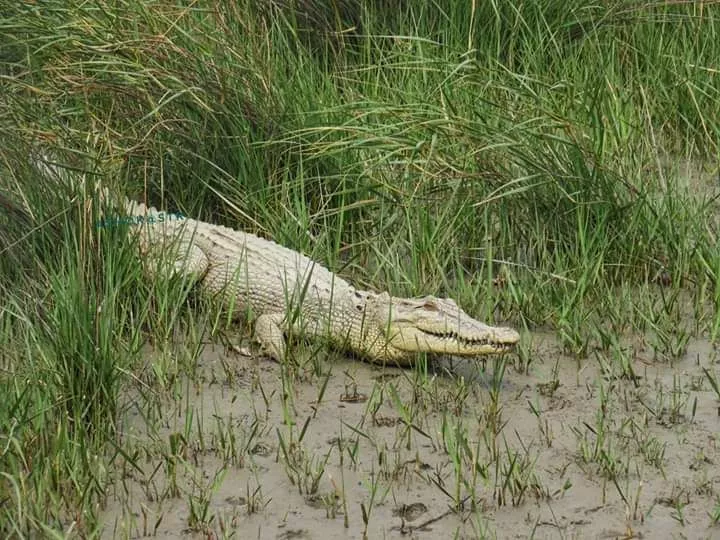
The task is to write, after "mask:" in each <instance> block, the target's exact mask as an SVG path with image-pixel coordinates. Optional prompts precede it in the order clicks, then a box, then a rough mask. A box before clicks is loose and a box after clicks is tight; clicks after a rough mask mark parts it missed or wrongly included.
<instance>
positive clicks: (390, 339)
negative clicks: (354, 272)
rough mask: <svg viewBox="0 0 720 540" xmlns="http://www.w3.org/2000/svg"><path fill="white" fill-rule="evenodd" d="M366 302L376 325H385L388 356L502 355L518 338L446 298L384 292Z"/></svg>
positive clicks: (516, 334) (513, 332)
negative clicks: (402, 296) (398, 295)
mask: <svg viewBox="0 0 720 540" xmlns="http://www.w3.org/2000/svg"><path fill="white" fill-rule="evenodd" d="M368 303H373V304H374V306H373V308H374V309H373V311H374V314H375V317H376V321H375V322H376V324H378V325H384V328H383V330H384V331H383V333H384V337H385V341H386V343H385V346H386V348H387V350H386V354H387V355H388V356H391V357H393V356H404V355H407V354H408V353H417V352H428V353H433V354H451V355H457V356H478V355H483V354H501V353H504V352H508V351H511V350H513V349H514V347H515V345H516V344H517V343H518V341H519V340H520V335H519V334H518V333H517V332H516V331H515V330H513V329H512V328H504V327H497V326H489V325H487V324H484V323H482V322H480V321H477V320H475V319H473V318H472V317H470V315H468V314H467V313H465V312H464V311H463V310H462V309H460V307H458V305H457V304H456V303H455V302H454V301H453V300H451V299H449V298H436V297H434V296H423V297H419V298H394V297H390V295H388V294H387V293H383V294H380V295H377V296H376V297H375V298H373V299H372V300H369V301H368ZM381 327H382V326H381Z"/></svg>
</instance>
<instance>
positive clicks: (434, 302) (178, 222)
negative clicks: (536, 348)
mask: <svg viewBox="0 0 720 540" xmlns="http://www.w3.org/2000/svg"><path fill="white" fill-rule="evenodd" d="M105 192H106V193H107V191H105ZM123 210H124V211H125V212H126V215H128V216H142V219H140V220H139V221H141V223H140V224H136V225H133V226H132V227H131V230H136V231H137V233H138V235H139V237H138V239H139V247H140V252H141V256H142V259H143V260H144V261H145V262H146V263H147V264H146V267H147V269H148V271H149V272H150V274H151V275H158V273H159V272H163V273H165V274H166V275H168V276H170V275H173V274H174V275H178V276H181V277H189V278H191V279H193V280H195V281H197V282H198V283H199V286H200V287H201V289H202V290H203V291H204V292H205V293H207V294H209V295H211V296H212V297H214V298H216V299H218V300H219V301H221V302H222V303H223V306H224V307H226V308H228V309H230V310H231V311H232V313H233V314H235V315H238V316H247V315H249V316H250V317H251V318H252V319H254V321H255V338H256V340H257V341H258V342H259V343H260V345H261V346H262V349H263V351H264V353H265V354H267V355H268V356H270V357H272V358H274V359H276V360H280V359H282V358H283V357H284V355H285V349H286V341H285V340H286V335H288V334H293V335H298V336H304V337H306V338H326V339H328V340H329V341H330V342H331V343H332V344H333V345H335V346H336V347H339V348H341V349H345V350H350V351H352V352H354V353H356V354H358V355H360V356H362V357H364V358H366V359H368V360H370V361H371V362H374V363H389V364H392V365H400V366H408V365H410V364H411V363H412V360H413V359H414V358H415V357H416V354H417V353H418V352H428V353H435V354H449V355H459V356H478V355H484V354H497V353H503V352H506V351H509V350H511V349H512V348H513V347H514V345H515V344H516V343H517V342H518V340H519V337H520V336H519V335H518V333H517V332H516V331H515V330H513V329H511V328H502V327H494V326H488V325H486V324H483V323H481V322H479V321H477V320H475V319H473V318H472V317H470V316H469V315H468V314H467V313H465V312H464V311H463V310H462V309H461V308H460V307H458V305H457V304H456V303H455V302H454V301H453V300H451V299H449V298H436V297H433V296H424V297H419V298H396V297H391V296H390V295H389V294H388V293H379V294H378V293H373V292H369V291H363V290H358V289H356V288H354V287H353V286H352V285H350V284H349V283H348V282H347V281H345V280H343V279H342V278H340V277H339V276H337V275H336V274H334V273H333V272H331V271H330V270H328V269H327V268H325V267H324V266H322V265H320V264H318V263H316V262H314V261H313V260H311V259H309V258H308V257H306V256H304V255H302V254H301V253H298V252H296V251H293V250H291V249H288V248H286V247H283V246H280V245H278V244H276V243H275V242H272V241H269V240H265V239H262V238H260V237H258V236H255V235H253V234H249V233H244V232H240V231H236V230H233V229H230V228H228V227H223V226H220V225H213V224H209V223H204V222H202V221H196V220H193V219H176V218H174V219H168V218H167V217H165V219H164V221H162V222H160V221H159V220H158V219H157V217H158V216H160V215H161V213H159V212H158V211H157V210H156V209H155V208H153V207H150V208H148V207H146V206H145V205H143V204H141V203H135V202H133V201H129V200H127V199H126V200H125V202H124V208H123ZM153 221H154V223H153ZM163 253H164V255H163ZM153 261H154V263H153ZM160 261H164V263H162V262H160ZM168 263H169V264H168Z"/></svg>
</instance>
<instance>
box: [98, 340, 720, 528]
mask: <svg viewBox="0 0 720 540" xmlns="http://www.w3.org/2000/svg"><path fill="white" fill-rule="evenodd" d="M524 339H530V338H529V336H524ZM531 350H532V361H531V363H530V366H529V369H528V372H527V373H519V372H518V371H517V370H516V369H515V367H514V363H513V359H512V358H511V357H507V358H506V359H505V362H504V366H505V369H504V372H503V371H502V366H503V361H501V360H495V361H493V360H489V361H488V362H487V364H486V365H485V367H483V365H482V363H478V362H467V361H462V362H461V361H458V360H443V361H440V362H436V364H435V365H434V366H431V368H434V370H433V369H431V370H430V371H429V372H428V373H427V374H426V375H423V374H420V373H419V371H416V370H412V369H410V370H407V369H406V370H403V369H398V368H392V367H385V368H382V367H377V366H373V365H370V364H367V363H362V362H358V361H355V360H351V359H348V358H347V357H342V356H338V357H333V358H332V360H331V361H329V362H322V363H321V364H320V365H321V366H322V368H323V369H324V370H325V372H324V373H323V374H321V375H320V376H317V375H313V374H311V373H308V372H307V371H303V370H297V369H296V370H294V371H293V370H284V369H282V368H281V366H280V364H278V363H275V362H272V361H270V360H265V359H256V358H253V357H248V356H243V355H242V354H237V353H236V352H232V351H229V350H228V349H226V348H224V347H222V346H219V345H206V346H204V348H202V350H200V351H199V354H198V355H197V357H196V364H194V365H193V366H192V369H193V373H192V374H191V375H190V376H188V375H181V374H178V375H177V377H174V378H172V377H171V378H172V379H173V380H172V381H170V383H169V384H168V386H167V388H166V389H165V390H158V389H157V388H156V389H151V388H150V387H148V386H145V385H144V384H143V383H142V380H143V376H142V375H141V376H140V378H139V380H138V384H137V386H136V387H135V389H134V390H133V391H132V392H130V393H128V395H127V396H126V399H127V406H126V409H125V410H126V412H125V414H124V425H123V432H124V434H123V448H124V451H125V452H126V454H125V458H123V457H122V456H118V458H117V459H116V467H117V469H116V470H117V471H122V473H121V474H118V475H117V478H116V479H115V480H114V482H113V485H112V487H111V490H110V492H111V496H110V497H109V500H108V503H107V508H106V509H105V512H104V518H103V519H104V523H105V533H104V537H105V538H144V537H149V536H154V537H159V538H180V537H187V538H217V537H220V538H221V537H234V538H260V539H265V538H272V539H275V538H282V539H292V538H299V539H305V538H307V539H315V538H319V539H323V538H363V534H364V533H365V534H366V537H367V538H370V539H374V538H421V539H435V538H438V539H440V538H452V537H455V538H495V537H496V538H661V537H662V538H718V537H720V525H718V524H717V523H716V522H714V521H713V519H712V517H711V516H712V514H713V512H715V513H717V512H718V508H717V507H718V504H719V498H718V497H719V495H718V493H720V463H719V460H720V453H719V449H718V439H719V438H720V416H719V414H720V409H719V406H720V404H719V402H718V400H717V396H716V394H715V393H714V391H713V390H712V388H711V386H710V384H708V379H707V377H706V374H705V372H704V371H703V367H705V368H706V369H709V370H711V371H710V372H711V373H715V374H716V375H717V373H718V371H719V370H718V366H717V364H716V363H715V360H716V353H715V351H714V350H713V349H712V348H711V347H710V346H709V345H707V343H704V342H702V341H694V342H691V343H690V347H689V349H688V353H687V354H686V355H685V357H684V358H683V359H681V360H679V361H676V362H674V363H671V362H668V361H660V360H658V359H656V358H653V357H652V353H651V352H650V351H649V350H645V348H644V347H643V346H642V345H640V344H636V345H635V352H634V358H635V359H634V366H633V370H634V373H635V375H636V378H635V379H634V380H632V378H628V377H624V378H623V377H617V376H615V375H616V374H613V373H612V372H608V371H607V370H606V371H605V372H603V370H602V369H601V367H600V366H601V365H603V362H602V361H601V358H600V359H599V358H598V355H597V354H591V355H590V357H588V358H587V359H581V360H578V359H576V358H572V357H569V356H565V355H563V354H562V351H561V348H560V347H559V345H558V344H557V343H556V342H555V341H554V339H553V338H552V337H551V336H550V335H543V334H533V336H532V347H531ZM179 356H181V355H180V353H165V354H164V355H158V354H157V353H154V354H149V355H148V357H147V358H148V360H152V362H153V364H154V365H155V367H154V368H153V367H151V366H152V365H153V364H150V363H148V369H149V370H150V369H152V370H153V377H148V380H149V379H151V378H153V380H155V379H154V377H156V376H157V370H158V369H166V370H167V373H170V372H171V371H172V369H173V366H177V365H179V364H180V363H181V362H180V361H179V360H178V358H179ZM158 366H165V367H164V368H162V367H161V368H158ZM328 370H331V371H330V372H329V376H328ZM167 373H166V374H165V376H166V377H168V375H167ZM283 381H284V382H283ZM325 381H327V386H326V387H325V388H324V390H323V385H324V384H325ZM284 388H285V391H283V389H284ZM283 395H285V396H286V399H285V405H283ZM340 448H342V460H341V458H340V454H341V452H340ZM472 463H475V464H476V465H475V466H474V467H473V465H472ZM366 522H367V525H366Z"/></svg>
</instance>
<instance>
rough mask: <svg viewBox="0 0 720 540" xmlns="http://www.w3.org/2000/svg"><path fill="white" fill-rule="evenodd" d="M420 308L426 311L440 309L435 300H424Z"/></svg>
mask: <svg viewBox="0 0 720 540" xmlns="http://www.w3.org/2000/svg"><path fill="white" fill-rule="evenodd" d="M422 308H423V309H424V310H427V311H440V309H439V308H438V306H437V304H436V303H435V302H425V303H424V304H423V306H422Z"/></svg>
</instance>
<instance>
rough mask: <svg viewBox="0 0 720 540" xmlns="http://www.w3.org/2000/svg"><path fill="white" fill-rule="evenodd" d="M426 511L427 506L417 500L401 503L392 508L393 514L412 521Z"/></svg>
mask: <svg viewBox="0 0 720 540" xmlns="http://www.w3.org/2000/svg"><path fill="white" fill-rule="evenodd" d="M427 511H428V509H427V506H425V505H424V504H423V503H420V502H417V503H412V504H401V505H400V506H397V507H396V508H395V509H394V510H393V512H392V513H393V516H396V517H401V518H403V519H404V520H405V521H414V520H416V519H417V518H419V517H420V516H422V515H423V514H424V513H426V512H427Z"/></svg>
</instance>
